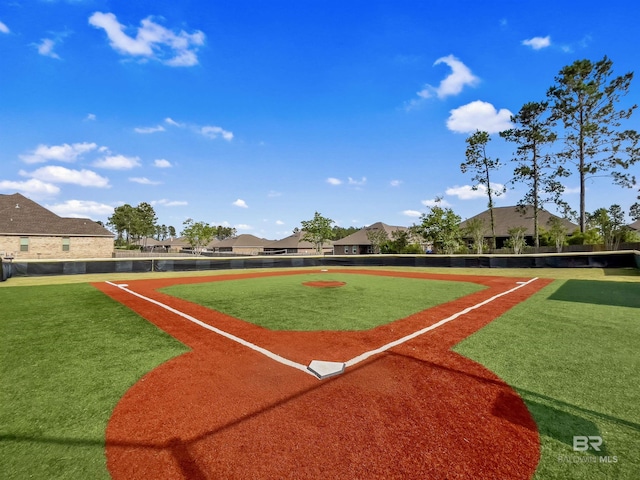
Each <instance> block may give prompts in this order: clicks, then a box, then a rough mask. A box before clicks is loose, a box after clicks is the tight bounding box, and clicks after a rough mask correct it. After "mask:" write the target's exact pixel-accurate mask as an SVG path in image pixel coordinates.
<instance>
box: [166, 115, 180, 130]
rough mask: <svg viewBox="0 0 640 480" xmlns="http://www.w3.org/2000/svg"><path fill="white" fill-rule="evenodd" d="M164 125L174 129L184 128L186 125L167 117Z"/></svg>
mask: <svg viewBox="0 0 640 480" xmlns="http://www.w3.org/2000/svg"><path fill="white" fill-rule="evenodd" d="M164 123H166V124H168V125H173V126H174V127H180V128H182V127H184V123H179V122H176V121H175V120H174V119H173V118H170V117H167V118H165V119H164Z"/></svg>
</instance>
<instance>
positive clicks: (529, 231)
mask: <svg viewBox="0 0 640 480" xmlns="http://www.w3.org/2000/svg"><path fill="white" fill-rule="evenodd" d="M493 217H494V226H495V232H496V248H504V246H505V242H506V241H507V240H508V239H509V237H510V235H509V230H511V229H512V228H515V227H524V228H526V230H525V240H526V242H527V245H533V244H534V243H535V242H534V241H533V232H534V218H533V207H532V206H528V207H526V208H525V209H524V210H521V209H520V207H518V206H511V207H494V208H493ZM476 218H478V219H480V220H482V221H483V222H484V226H485V235H484V238H485V240H486V242H487V244H488V245H490V244H491V215H490V212H489V210H485V211H484V212H482V213H479V214H478V215H475V216H473V217H471V218H468V219H467V220H465V221H463V222H461V223H460V229H461V230H462V231H463V232H464V229H465V227H466V226H467V224H468V222H469V221H471V220H474V219H476ZM551 218H557V219H559V220H560V221H561V222H562V225H564V227H565V228H566V229H567V232H568V233H569V234H571V233H572V232H573V231H575V230H576V229H577V228H579V227H578V225H576V224H575V223H572V222H570V221H569V220H567V219H566V218H561V217H558V216H557V215H554V214H552V213H549V212H547V211H546V210H543V209H539V210H538V229H543V228H544V229H547V230H548V229H549V228H550V227H549V224H548V222H549V220H550V219H551ZM463 238H464V239H465V240H466V241H468V242H469V243H471V241H472V239H471V238H470V237H467V236H464V237H463Z"/></svg>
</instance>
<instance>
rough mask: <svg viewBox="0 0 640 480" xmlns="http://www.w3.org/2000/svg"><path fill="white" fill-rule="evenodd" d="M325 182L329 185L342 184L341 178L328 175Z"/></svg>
mask: <svg viewBox="0 0 640 480" xmlns="http://www.w3.org/2000/svg"><path fill="white" fill-rule="evenodd" d="M327 183H328V184H329V185H340V184H342V180H340V179H339V178H334V177H329V178H327Z"/></svg>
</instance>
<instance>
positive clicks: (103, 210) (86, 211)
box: [46, 200, 114, 218]
mask: <svg viewBox="0 0 640 480" xmlns="http://www.w3.org/2000/svg"><path fill="white" fill-rule="evenodd" d="M46 208H48V209H49V210H51V211H52V212H53V213H55V214H57V215H60V216H61V217H76V218H85V217H89V218H94V217H105V216H108V215H111V214H112V213H113V208H114V207H112V206H111V205H107V204H106V203H99V202H94V201H92V200H67V201H66V202H62V203H56V204H53V205H46Z"/></svg>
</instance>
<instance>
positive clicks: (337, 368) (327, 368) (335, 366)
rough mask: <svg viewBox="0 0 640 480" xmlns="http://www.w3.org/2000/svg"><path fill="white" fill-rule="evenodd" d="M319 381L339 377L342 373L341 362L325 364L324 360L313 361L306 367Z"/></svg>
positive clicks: (342, 366)
mask: <svg viewBox="0 0 640 480" xmlns="http://www.w3.org/2000/svg"><path fill="white" fill-rule="evenodd" d="M307 370H309V371H310V372H311V373H313V374H314V375H315V376H316V377H318V378H319V379H320V380H324V379H325V378H329V377H333V376H334V375H340V374H341V373H342V372H344V363H342V362H326V361H324V360H313V361H312V362H311V363H310V364H309V366H308V367H307Z"/></svg>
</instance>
